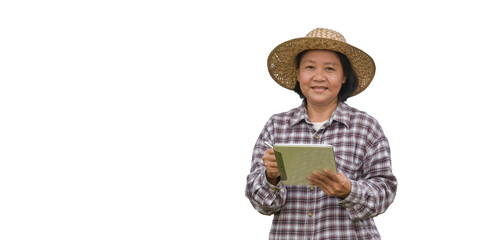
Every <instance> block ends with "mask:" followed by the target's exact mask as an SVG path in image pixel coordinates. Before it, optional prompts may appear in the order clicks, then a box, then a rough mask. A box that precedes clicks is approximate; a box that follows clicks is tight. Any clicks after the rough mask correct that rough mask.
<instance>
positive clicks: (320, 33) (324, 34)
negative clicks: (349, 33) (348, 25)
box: [306, 28, 347, 43]
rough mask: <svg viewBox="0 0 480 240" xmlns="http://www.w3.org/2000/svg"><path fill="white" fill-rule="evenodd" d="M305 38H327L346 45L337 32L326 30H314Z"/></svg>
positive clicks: (343, 38)
mask: <svg viewBox="0 0 480 240" xmlns="http://www.w3.org/2000/svg"><path fill="white" fill-rule="evenodd" d="M306 37H307V38H327V39H332V40H336V41H340V42H344V43H346V42H347V41H346V40H345V37H343V35H342V34H341V33H339V32H336V31H334V30H331V29H326V28H315V29H313V30H312V31H311V32H309V33H308V34H307V36H306Z"/></svg>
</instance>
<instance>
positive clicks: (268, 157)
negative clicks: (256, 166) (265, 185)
mask: <svg viewBox="0 0 480 240" xmlns="http://www.w3.org/2000/svg"><path fill="white" fill-rule="evenodd" d="M262 160H263V163H264V164H265V167H266V168H267V170H266V174H267V181H268V182H269V183H271V184H273V185H277V184H278V182H279V177H280V172H279V171H278V165H277V159H276V158H275V152H274V151H273V148H270V149H268V150H267V151H265V154H264V155H263V157H262Z"/></svg>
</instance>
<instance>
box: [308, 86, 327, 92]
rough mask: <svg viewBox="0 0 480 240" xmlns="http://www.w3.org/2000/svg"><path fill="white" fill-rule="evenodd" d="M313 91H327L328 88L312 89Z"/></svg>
mask: <svg viewBox="0 0 480 240" xmlns="http://www.w3.org/2000/svg"><path fill="white" fill-rule="evenodd" d="M312 89H313V90H315V91H325V90H327V89H328V88H326V87H312Z"/></svg>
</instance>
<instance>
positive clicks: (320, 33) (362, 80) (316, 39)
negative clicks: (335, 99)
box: [267, 28, 375, 96]
mask: <svg viewBox="0 0 480 240" xmlns="http://www.w3.org/2000/svg"><path fill="white" fill-rule="evenodd" d="M308 49H322V50H331V51H336V52H340V53H343V54H344V55H345V56H346V57H347V58H348V60H349V61H350V63H351V65H352V69H353V71H354V72H355V75H356V76H357V78H358V89H357V90H356V91H355V92H354V93H353V95H352V96H354V95H357V94H359V93H361V92H362V91H363V90H365V89H366V88H367V87H368V85H369V84H370V82H371V81H372V79H373V76H374V75H375V62H374V61H373V59H372V58H371V57H370V56H369V55H368V54H366V53H365V52H364V51H362V50H360V49H358V48H356V47H354V46H352V45H350V44H348V43H347V42H346V41H345V38H344V37H343V35H342V34H340V33H339V32H336V31H333V30H330V29H326V28H316V29H313V30H312V31H311V32H310V33H308V34H307V36H306V37H304V38H295V39H292V40H289V41H286V42H284V43H282V44H280V45H278V46H277V47H276V48H274V49H273V50H272V52H271V53H270V55H269V56H268V61H267V63H268V72H269V73H270V76H271V77H272V78H273V80H275V81H276V82H277V83H278V84H280V85H281V86H282V87H284V88H287V89H290V90H293V89H294V88H295V84H296V82H297V71H296V70H297V69H296V63H295V57H296V56H297V55H298V54H299V53H301V52H303V51H305V50H308Z"/></svg>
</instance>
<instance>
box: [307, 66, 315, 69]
mask: <svg viewBox="0 0 480 240" xmlns="http://www.w3.org/2000/svg"><path fill="white" fill-rule="evenodd" d="M305 68H306V69H314V67H313V66H306V67H305Z"/></svg>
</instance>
